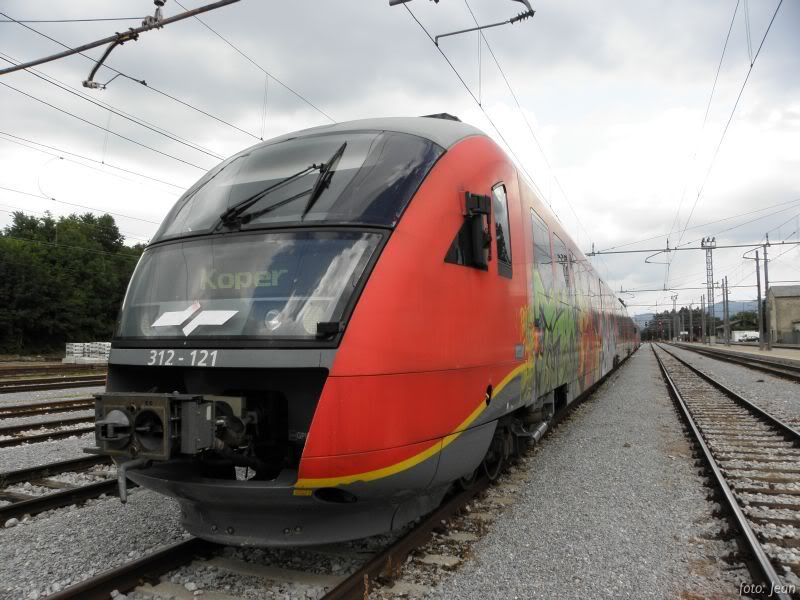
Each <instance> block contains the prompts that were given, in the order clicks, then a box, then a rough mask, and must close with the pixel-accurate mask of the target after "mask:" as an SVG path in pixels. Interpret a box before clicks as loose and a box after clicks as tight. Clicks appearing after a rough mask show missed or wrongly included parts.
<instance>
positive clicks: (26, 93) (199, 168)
mask: <svg viewBox="0 0 800 600" xmlns="http://www.w3.org/2000/svg"><path fill="white" fill-rule="evenodd" d="M0 85H2V86H4V87H7V88H8V89H10V90H14V91H15V92H17V93H18V94H22V95H23V96H26V97H28V98H30V99H31V100H35V101H36V102H40V103H41V104H44V105H45V106H49V107H50V108H52V109H54V110H57V111H59V112H62V113H64V114H66V115H69V116H71V117H73V118H75V119H77V120H79V121H82V122H83V123H85V124H87V125H91V126H92V127H96V128H97V129H100V130H102V131H107V132H108V133H110V134H111V135H114V136H116V137H118V138H121V139H123V140H126V141H128V142H131V143H132V144H136V145H137V146H141V147H142V148H145V149H147V150H150V151H151V152H155V153H157V154H160V155H162V156H166V157H167V158H171V159H172V160H175V161H177V162H180V163H183V164H185V165H187V166H190V167H194V168H195V169H198V170H200V171H207V170H208V168H206V167H201V166H200V165H196V164H194V163H193V162H190V161H188V160H184V159H182V158H179V157H177V156H174V155H172V154H169V153H168V152H164V151H162V150H159V149H157V148H153V147H152V146H148V145H147V144H143V143H142V142H139V141H137V140H134V139H133V138H129V137H127V136H125V135H122V134H121V133H117V132H116V131H112V130H111V129H107V128H106V127H103V126H102V125H98V124H97V123H93V122H92V121H89V120H88V119H84V118H83V117H80V116H78V115H76V114H75V113H72V112H69V111H68V110H66V109H63V108H61V107H59V106H56V105H55V104H50V103H49V102H47V101H46V100H42V99H41V98H39V97H37V96H34V95H33V94H29V93H28V92H25V91H23V90H21V89H19V88H16V87H14V86H13V85H9V84H7V83H5V82H4V81H0Z"/></svg>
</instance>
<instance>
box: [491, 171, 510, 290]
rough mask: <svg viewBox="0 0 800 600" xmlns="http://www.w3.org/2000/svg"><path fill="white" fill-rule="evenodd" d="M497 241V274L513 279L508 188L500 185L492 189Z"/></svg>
mask: <svg viewBox="0 0 800 600" xmlns="http://www.w3.org/2000/svg"><path fill="white" fill-rule="evenodd" d="M492 212H493V213H494V223H495V241H496V242H497V272H498V273H499V274H500V275H502V276H503V277H508V278H509V279H511V232H510V229H509V222H508V198H507V197H506V188H505V186H504V185H502V184H500V185H497V186H495V187H494V188H492Z"/></svg>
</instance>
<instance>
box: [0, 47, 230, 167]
mask: <svg viewBox="0 0 800 600" xmlns="http://www.w3.org/2000/svg"><path fill="white" fill-rule="evenodd" d="M0 58H2V59H3V60H6V61H8V62H10V63H11V64H19V62H18V61H17V60H16V59H15V58H13V57H12V56H9V55H7V54H4V53H2V52H0ZM25 71H27V72H28V73H30V74H31V75H33V76H34V77H37V78H38V79H41V80H42V81H45V82H47V83H49V84H50V85H53V86H55V87H57V88H59V89H61V90H64V91H65V92H67V93H69V94H72V95H73V96H77V97H78V98H80V99H81V100H84V101H86V102H89V103H90V104H94V105H95V106H98V107H100V108H102V109H104V110H108V111H109V112H111V113H113V114H115V115H117V116H119V117H122V118H123V119H126V120H128V121H130V122H131V123H135V124H136V125H139V126H140V127H144V128H145V129H148V130H150V131H153V132H155V133H157V134H159V135H162V136H164V137H166V138H169V139H170V140H172V141H174V142H177V143H179V144H183V145H184V146H187V147H189V148H191V149H192V150H196V151H197V152H201V153H203V154H205V155H207V156H210V157H212V158H215V159H217V160H222V159H223V157H222V156H220V155H219V154H217V153H215V152H212V151H211V150H209V149H207V148H204V147H202V146H200V145H199V144H195V143H194V142H190V141H188V140H186V139H185V138H182V137H180V136H178V135H177V134H174V133H170V132H169V131H168V130H166V129H164V128H162V127H158V126H156V125H153V124H151V123H148V122H147V121H145V120H144V119H140V118H138V117H135V116H133V115H131V114H130V113H127V112H124V111H122V110H121V109H118V108H115V107H114V106H112V105H110V104H108V103H107V102H102V101H100V100H95V99H94V98H92V97H91V96H89V95H87V94H85V93H83V92H81V91H79V90H76V89H75V88H73V87H72V86H69V85H67V84H65V83H64V82H63V81H59V80H58V79H56V78H55V77H51V76H50V75H47V74H46V73H43V72H41V71H39V70H37V69H34V68H28V69H25Z"/></svg>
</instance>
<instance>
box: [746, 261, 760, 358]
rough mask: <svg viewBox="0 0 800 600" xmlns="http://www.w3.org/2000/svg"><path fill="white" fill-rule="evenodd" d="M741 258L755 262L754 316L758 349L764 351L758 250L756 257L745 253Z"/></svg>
mask: <svg viewBox="0 0 800 600" xmlns="http://www.w3.org/2000/svg"><path fill="white" fill-rule="evenodd" d="M742 258H746V259H748V260H754V261H756V294H757V302H758V304H757V305H756V314H757V315H758V349H759V350H762V351H763V350H764V312H763V308H762V306H761V264H760V261H759V259H758V250H756V257H755V258H750V257H749V256H747V252H745V253H744V254H743V255H742Z"/></svg>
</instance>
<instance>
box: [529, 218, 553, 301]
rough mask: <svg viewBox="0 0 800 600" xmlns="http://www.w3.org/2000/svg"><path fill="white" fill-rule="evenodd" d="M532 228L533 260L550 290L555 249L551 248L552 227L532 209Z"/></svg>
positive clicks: (544, 285) (546, 287)
mask: <svg viewBox="0 0 800 600" xmlns="http://www.w3.org/2000/svg"><path fill="white" fill-rule="evenodd" d="M531 228H532V230H533V261H534V263H535V264H536V269H537V270H538V272H539V277H540V278H541V280H542V286H543V287H544V289H545V290H549V289H550V286H551V285H552V284H553V251H552V250H550V229H548V227H547V223H545V222H544V219H542V217H540V216H539V215H538V214H537V213H536V211H535V210H533V209H531Z"/></svg>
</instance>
